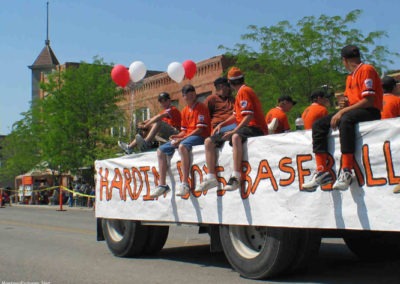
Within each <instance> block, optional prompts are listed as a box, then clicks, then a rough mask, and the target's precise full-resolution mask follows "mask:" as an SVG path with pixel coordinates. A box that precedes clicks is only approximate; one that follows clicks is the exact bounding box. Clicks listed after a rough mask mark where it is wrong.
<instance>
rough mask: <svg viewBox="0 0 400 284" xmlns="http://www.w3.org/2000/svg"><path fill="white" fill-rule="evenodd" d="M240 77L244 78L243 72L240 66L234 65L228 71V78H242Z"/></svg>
mask: <svg viewBox="0 0 400 284" xmlns="http://www.w3.org/2000/svg"><path fill="white" fill-rule="evenodd" d="M240 78H243V73H242V71H241V70H240V69H239V68H237V67H232V68H231V69H230V70H229V71H228V79H229V80H237V79H240Z"/></svg>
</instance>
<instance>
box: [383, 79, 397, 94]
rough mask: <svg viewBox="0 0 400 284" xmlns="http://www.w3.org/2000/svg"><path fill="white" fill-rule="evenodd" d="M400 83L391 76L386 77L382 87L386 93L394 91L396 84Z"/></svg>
mask: <svg viewBox="0 0 400 284" xmlns="http://www.w3.org/2000/svg"><path fill="white" fill-rule="evenodd" d="M397 83H399V81H397V80H396V79H395V78H393V77H391V76H385V77H383V78H382V87H383V89H384V90H386V91H392V90H393V89H394V87H396V84H397Z"/></svg>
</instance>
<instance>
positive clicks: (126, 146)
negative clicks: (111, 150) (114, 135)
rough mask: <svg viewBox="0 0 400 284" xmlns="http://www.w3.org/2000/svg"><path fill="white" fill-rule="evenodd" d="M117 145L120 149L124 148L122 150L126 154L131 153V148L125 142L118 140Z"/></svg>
mask: <svg viewBox="0 0 400 284" xmlns="http://www.w3.org/2000/svg"><path fill="white" fill-rule="evenodd" d="M118 146H119V147H120V148H121V149H122V150H124V152H125V153H126V154H132V149H131V148H130V147H129V145H128V144H127V143H125V142H121V141H118Z"/></svg>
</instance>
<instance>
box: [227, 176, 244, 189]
mask: <svg viewBox="0 0 400 284" xmlns="http://www.w3.org/2000/svg"><path fill="white" fill-rule="evenodd" d="M238 188H240V180H239V179H238V178H237V177H233V176H231V177H230V178H229V180H228V183H227V184H226V185H225V187H224V188H223V189H224V190H226V191H232V190H236V189H238Z"/></svg>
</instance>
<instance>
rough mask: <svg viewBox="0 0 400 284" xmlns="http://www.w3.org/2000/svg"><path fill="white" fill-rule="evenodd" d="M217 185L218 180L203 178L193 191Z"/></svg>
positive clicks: (204, 189) (200, 190)
mask: <svg viewBox="0 0 400 284" xmlns="http://www.w3.org/2000/svg"><path fill="white" fill-rule="evenodd" d="M216 186H218V181H217V179H216V178H208V179H206V180H204V181H203V182H202V183H200V184H198V185H197V186H196V188H195V190H194V191H196V192H203V191H206V190H208V189H211V188H214V187H216Z"/></svg>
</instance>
